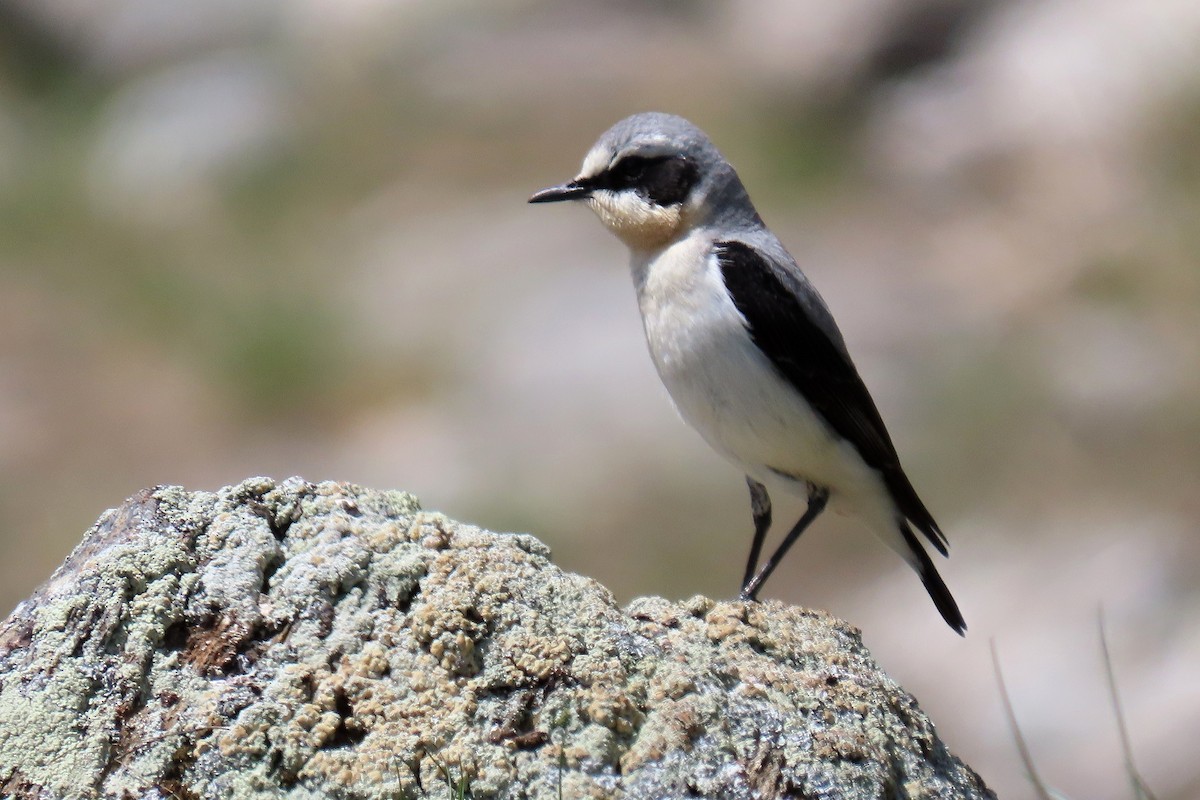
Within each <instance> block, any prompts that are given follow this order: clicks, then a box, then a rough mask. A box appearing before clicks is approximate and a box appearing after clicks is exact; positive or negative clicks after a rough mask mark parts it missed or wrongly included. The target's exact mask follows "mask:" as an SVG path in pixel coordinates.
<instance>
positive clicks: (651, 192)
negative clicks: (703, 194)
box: [589, 156, 698, 206]
mask: <svg viewBox="0 0 1200 800" xmlns="http://www.w3.org/2000/svg"><path fill="white" fill-rule="evenodd" d="M697 177H698V170H697V169H696V165H695V164H694V163H692V162H691V161H690V160H689V159H687V158H685V157H684V156H657V157H653V158H647V157H645V156H626V157H625V158H622V159H621V160H620V161H618V162H617V163H616V164H614V165H613V166H611V167H609V168H608V169H607V170H605V171H604V172H602V173H600V174H599V175H597V176H596V177H595V178H593V179H592V180H591V181H589V183H590V184H591V185H592V186H593V187H594V188H596V189H610V190H612V191H615V192H619V191H623V190H627V189H633V190H634V191H636V192H637V193H638V194H640V195H641V196H642V197H645V198H646V199H647V200H649V201H650V202H652V203H654V204H655V205H659V206H671V205H678V204H680V203H682V202H683V201H684V200H686V199H687V196H688V192H690V191H691V190H692V187H693V186H695V185H696V179H697Z"/></svg>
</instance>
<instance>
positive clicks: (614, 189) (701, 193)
mask: <svg viewBox="0 0 1200 800" xmlns="http://www.w3.org/2000/svg"><path fill="white" fill-rule="evenodd" d="M731 181H732V184H733V185H732V186H730V182H731ZM730 189H734V190H735V191H732V192H731V191H729V190H730ZM560 200H584V201H586V202H587V204H588V205H589V206H590V207H591V209H592V211H594V212H596V216H598V217H599V218H600V221H601V222H603V223H604V226H605V227H606V228H608V229H609V230H610V231H612V232H613V233H615V234H616V235H617V236H618V237H619V238H620V239H621V241H623V242H624V243H625V244H626V245H628V246H629V248H630V249H632V250H635V251H646V250H655V249H657V248H659V247H662V246H664V245H666V244H667V243H669V242H670V241H672V240H674V239H675V238H677V237H678V236H680V234H682V233H684V232H685V231H687V230H690V229H691V228H693V227H694V226H696V225H698V224H703V223H704V222H706V221H709V220H710V219H711V218H712V217H713V216H714V214H715V212H718V211H719V212H722V213H730V212H736V211H737V210H739V209H738V207H739V206H740V207H741V208H743V209H744V210H745V211H747V212H748V213H749V215H750V216H751V217H753V218H754V219H757V215H756V214H754V209H753V207H752V206H751V205H750V201H749V198H747V197H746V195H745V191H744V190H743V189H742V188H741V183H740V182H739V181H738V178H737V174H736V173H735V172H734V171H733V168H732V167H731V166H729V163H728V162H727V161H726V160H725V159H724V158H723V157H722V156H721V154H720V152H719V151H718V150H717V148H716V147H714V146H713V144H712V142H710V141H709V139H708V137H707V136H705V135H704V132H703V131H701V130H700V129H699V128H697V127H696V126H695V125H693V124H692V123H690V122H688V121H687V120H685V119H683V118H682V117H676V116H673V115H671V114H661V113H656V112H651V113H644V114H634V115H633V116H631V117H627V118H625V119H623V120H621V121H620V122H618V123H617V124H616V125H614V126H612V127H611V128H609V129H608V130H607V131H605V132H604V134H603V135H602V136H601V137H600V138H599V140H597V141H596V144H594V145H592V149H591V150H589V151H588V154H587V156H586V157H585V158H584V159H583V166H582V167H581V168H580V171H579V175H578V176H577V177H576V178H575V179H574V180H572V181H570V182H569V183H564V184H561V185H559V186H551V187H550V188H547V189H542V190H541V191H540V192H537V193H535V194H534V195H533V197H531V198H529V202H531V203H553V202H557V201H560ZM718 205H719V206H721V207H718Z"/></svg>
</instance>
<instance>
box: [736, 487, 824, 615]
mask: <svg viewBox="0 0 1200 800" xmlns="http://www.w3.org/2000/svg"><path fill="white" fill-rule="evenodd" d="M827 502H829V490H828V489H825V488H823V487H819V486H811V485H810V486H809V487H808V508H807V509H805V511H804V516H802V517H801V518H800V521H799V522H797V523H796V526H795V527H794V528H792V530H791V531H790V532H789V533H788V535H787V536H786V537H784V540H783V542H781V543H780V545H779V547H778V548H776V550H775V552H774V553H772V554H771V557H770V558H769V559H767V563H766V564H764V565H763V568H762V569H760V570H759V571H758V574H757V575H755V576H754V578H753V579H752V580H750V581H749V582H748V583H747V584H746V585H745V586H743V587H742V594H741V599H742V600H757V599H758V590H759V589H761V588H762V585H763V584H764V583H766V582H767V578H769V577H771V573H772V572H774V571H775V568H776V567H778V566H779V562H780V561H782V560H783V557H784V556H785V555H787V551H788V550H790V549H791V547H792V545H794V544H795V543H796V540H797V539H799V538H800V534H802V533H804V529H805V528H807V527H808V526H809V525H811V524H812V521H813V520H814V519H816V518H817V517H818V516H820V515H821V512H822V511H824V510H825V504H826V503H827Z"/></svg>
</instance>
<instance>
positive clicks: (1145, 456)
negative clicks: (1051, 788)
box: [0, 0, 1200, 800]
mask: <svg viewBox="0 0 1200 800" xmlns="http://www.w3.org/2000/svg"><path fill="white" fill-rule="evenodd" d="M1198 42H1200V5H1198V4H1196V3H1194V2H1190V1H1185V0H1152V2H1149V3H1142V4H1129V3H1122V2H1118V0H1087V2H1083V0H1040V2H1032V1H1030V2H1010V3H1000V2H983V3H967V2H951V1H950V0H927V1H926V2H917V0H874V1H873V2H867V0H849V1H848V2H843V3H832V4H831V3H818V2H812V1H811V0H805V2H800V3H797V2H782V0H773V1H772V2H764V3H731V4H716V3H700V4H682V3H665V2H664V3H656V4H649V5H638V4H632V3H617V4H603V5H601V4H591V5H585V4H582V3H565V2H538V1H537V0H530V1H529V2H524V3H502V4H485V3H471V2H464V3H451V4H446V3H434V2H428V1H427V0H426V1H424V2H422V1H421V0H414V1H413V2H408V3H402V4H387V3H377V2H359V3H342V2H332V0H309V1H308V2H303V3H282V2H260V3H251V4H247V3H234V2H228V0H222V1H220V2H209V3H200V4H191V5H188V6H186V7H184V6H178V5H172V6H164V5H162V4H159V3H153V2H146V1H145V0H124V1H123V0H110V2H105V3H94V4H77V3H70V2H65V0H36V2H35V0H14V2H11V3H8V4H6V5H4V6H3V7H0V519H3V520H4V521H5V525H4V526H3V529H2V530H0V608H2V610H0V614H2V613H7V610H8V609H9V608H11V607H12V606H14V605H15V604H16V603H17V602H18V601H19V600H20V599H21V598H22V597H24V596H25V595H27V594H28V593H29V592H30V591H31V590H32V589H33V587H34V586H35V585H37V584H38V583H39V582H41V581H42V580H43V579H44V578H45V577H46V576H47V575H49V574H50V572H51V570H52V569H53V567H54V566H55V565H57V564H58V563H59V562H60V561H61V560H62V558H63V557H64V556H65V554H66V553H67V552H68V551H69V550H70V548H71V547H72V546H73V545H74V544H75V542H76V540H77V535H78V533H79V532H82V531H83V530H84V529H85V528H86V527H87V526H88V524H90V522H91V521H92V520H93V519H94V518H95V517H96V515H97V514H98V513H99V511H100V510H102V509H103V508H104V507H106V506H107V505H109V504H110V503H111V501H112V498H114V497H123V496H126V495H129V494H131V493H132V492H134V491H136V490H137V489H139V488H141V487H143V486H147V485H153V484H159V483H178V484H184V485H188V486H190V487H207V488H216V487H218V486H221V485H223V484H227V483H230V482H231V481H234V480H237V479H239V478H240V477H242V476H244V475H246V474H256V473H257V474H271V475H275V476H277V477H283V476H286V475H290V474H297V473H301V474H304V475H306V476H308V477H311V478H314V479H321V478H326V477H330V478H337V479H340V480H353V481H356V482H359V483H363V484H368V485H374V486H395V487H404V488H406V489H410V490H413V491H414V492H416V493H417V494H419V495H420V496H421V497H422V499H423V500H424V502H425V503H426V504H427V505H428V506H429V507H431V508H437V509H439V510H441V511H445V512H446V513H448V514H451V515H452V516H454V517H457V518H462V519H471V520H472V521H475V522H478V523H480V524H481V525H485V526H487V527H489V528H491V529H495V530H521V531H529V532H531V533H534V534H535V535H539V536H542V537H543V538H546V539H549V533H550V532H553V534H554V535H555V537H556V540H550V541H547V543H548V544H549V545H550V546H551V547H552V548H554V551H555V557H556V562H557V563H559V564H560V565H562V566H563V567H564V568H566V569H568V570H574V571H580V572H584V573H586V574H588V575H590V576H592V577H594V578H596V579H597V580H599V581H601V582H603V583H604V584H606V585H607V586H609V587H611V588H613V590H614V591H615V592H617V594H618V597H619V598H620V599H623V600H624V599H628V598H631V597H634V596H636V595H645V594H660V595H665V596H667V597H672V598H684V597H689V596H692V595H694V594H699V593H703V594H708V595H711V596H715V597H722V596H726V597H728V596H732V594H733V593H734V589H735V584H736V583H737V580H738V577H739V576H740V574H741V566H742V563H743V559H744V556H745V550H746V548H747V547H748V539H749V534H750V519H749V511H748V507H747V505H748V504H747V499H746V497H745V496H744V493H745V489H744V486H743V484H742V479H741V476H740V475H738V474H737V473H736V471H734V470H733V469H732V468H731V467H729V466H727V465H725V464H724V463H723V462H721V461H720V460H719V459H718V458H717V457H716V456H714V455H712V454H711V453H710V452H709V451H708V450H707V448H706V447H705V446H704V445H703V443H701V442H700V441H699V440H698V438H697V437H696V436H695V435H694V434H692V433H691V432H690V431H688V430H687V429H686V428H685V427H684V426H683V424H682V423H681V422H680V421H679V420H678V418H677V417H676V415H675V413H674V412H673V411H672V409H671V407H670V404H669V401H668V399H667V397H666V393H665V391H664V390H663V389H662V388H661V386H660V385H659V383H658V381H657V378H656V377H655V375H654V373H653V369H652V367H651V365H650V361H649V359H648V357H647V356H646V354H645V348H644V344H643V343H642V341H641V331H640V326H639V321H638V318H637V312H636V308H635V306H634V302H633V293H632V290H631V288H630V286H629V279H628V276H627V274H626V270H625V266H624V261H625V253H624V251H623V249H622V247H621V246H620V245H619V244H618V243H617V242H616V241H615V240H614V239H612V238H611V237H609V236H608V235H607V234H606V233H605V232H604V231H603V230H602V229H601V228H600V226H599V225H598V224H596V222H595V220H593V219H591V217H590V214H588V212H587V211H586V210H584V209H581V208H570V207H567V208H546V207H528V206H526V205H525V202H524V201H525V199H526V197H527V196H528V194H529V193H530V192H531V191H533V190H534V189H537V188H540V187H542V186H545V185H547V184H550V183H553V182H557V181H559V180H562V179H564V178H566V177H570V176H571V175H572V174H573V171H574V170H575V169H576V167H577V166H578V163H579V160H580V159H581V157H582V155H583V153H584V151H585V150H586V149H587V147H588V146H589V145H590V144H591V142H592V141H593V140H594V138H595V137H596V135H598V134H599V133H600V132H601V131H602V130H603V129H604V128H606V127H607V126H608V125H610V124H611V123H612V122H614V121H616V120H617V119H619V118H620V117H622V116H624V115H626V114H628V113H631V112H633V111H638V110H644V109H651V108H653V109H661V110H665V111H672V112H675V113H680V114H683V115H685V116H687V117H689V118H691V119H692V120H694V121H695V122H697V123H698V124H699V125H701V127H703V128H705V129H706V130H707V131H708V132H709V133H710V134H711V135H712V137H713V138H714V140H715V141H716V142H717V144H718V146H720V147H721V148H722V150H723V151H724V152H725V154H726V155H727V156H728V157H729V158H730V160H731V161H733V163H734V164H735V165H736V166H737V167H738V169H739V171H740V172H741V174H742V177H743V179H744V180H745V182H746V183H747V185H748V186H749V188H750V191H751V193H752V195H753V196H754V197H755V199H756V201H757V203H758V205H759V209H760V211H761V212H762V214H763V216H764V217H765V218H766V219H767V221H768V223H770V224H771V225H772V227H773V228H774V229H775V230H776V232H777V233H779V234H780V236H781V237H782V238H783V239H784V241H785V243H786V244H787V245H788V246H789V247H790V248H791V250H792V252H793V253H794V254H795V255H796V256H797V258H798V259H799V260H800V261H801V263H802V264H803V265H804V266H805V268H806V269H807V270H808V272H809V274H810V275H811V277H812V278H813V280H814V281H815V282H816V284H817V285H818V287H819V288H820V289H821V291H822V293H823V294H824V296H825V298H826V300H827V301H828V302H829V304H830V306H831V307H832V309H833V311H834V313H835V315H836V316H837V318H838V319H839V321H840V323H841V325H842V328H843V331H844V333H845V335H846V338H847V340H848V342H849V345H850V348H851V351H852V353H853V354H854V355H855V357H856V360H857V361H858V364H859V367H860V370H861V371H862V372H863V374H864V376H865V378H866V380H867V382H868V384H869V385H870V386H871V387H872V390H873V392H874V394H875V396H876V398H877V400H878V401H879V404H880V406H881V409H882V411H883V414H884V417H885V418H886V420H887V421H888V424H889V427H890V428H891V431H892V434H893V436H894V438H895V439H896V441H897V445H898V447H899V449H900V452H901V454H902V457H903V459H904V462H905V464H906V466H907V468H908V471H909V473H910V475H911V477H912V478H913V480H914V482H915V484H916V485H917V487H918V489H919V490H920V492H921V494H922V495H923V496H924V497H925V499H926V501H927V503H928V504H929V505H930V507H931V508H932V509H933V511H934V513H935V514H936V515H937V517H938V519H939V520H940V521H941V523H942V526H943V527H944V528H945V530H946V531H947V533H948V534H949V536H950V539H951V543H952V558H951V560H950V561H949V562H946V563H945V565H944V568H943V573H944V575H945V577H946V579H947V581H948V583H949V584H950V586H951V588H952V589H953V591H954V592H955V594H956V596H957V597H958V599H959V601H960V603H961V605H962V606H963V610H964V613H965V614H966V616H967V620H968V623H969V625H970V632H969V635H968V638H967V640H966V641H965V642H964V641H960V640H959V639H958V637H955V636H953V635H952V634H951V633H949V632H948V631H947V630H946V629H945V628H944V626H943V624H942V623H941V621H940V620H939V619H938V617H937V615H936V613H935V612H934V610H933V609H932V607H930V605H929V603H928V599H927V598H926V597H925V595H924V592H923V591H922V590H921V587H920V585H919V583H918V582H917V581H916V580H915V578H914V577H913V576H912V574H911V572H910V571H909V570H908V569H907V567H906V566H905V565H904V564H902V563H900V562H899V560H898V559H896V558H895V556H894V555H892V554H891V553H890V552H888V551H886V549H885V548H883V547H881V546H879V544H878V543H877V542H875V541H872V540H871V539H869V537H868V535H867V534H866V533H865V532H864V531H863V530H862V529H861V528H859V527H858V526H856V525H855V524H854V522H853V520H839V519H833V518H831V519H823V520H822V521H821V524H820V525H818V526H817V527H816V529H814V530H813V531H812V532H810V533H809V534H808V535H806V536H805V541H803V542H802V543H801V544H800V545H799V546H798V548H797V550H795V551H794V552H793V554H792V555H791V556H790V558H789V560H788V562H787V563H786V564H785V565H784V567H783V568H782V569H781V571H780V574H779V576H778V577H777V578H776V579H775V580H774V582H773V583H772V585H771V586H770V592H769V594H771V595H773V596H775V597H777V598H779V599H782V600H786V601H789V602H796V603H802V604H804V605H806V606H815V607H822V608H828V609H829V610H830V611H831V612H833V613H834V614H836V615H838V616H841V617H844V618H846V619H848V620H849V621H851V622H852V623H853V624H855V625H857V626H860V627H861V628H862V629H863V631H864V639H865V641H866V643H867V645H868V646H869V647H870V648H871V650H872V652H873V653H874V655H875V657H876V658H877V659H878V661H879V662H880V664H881V666H882V667H883V668H884V669H885V670H886V671H888V672H889V673H890V674H892V675H894V676H895V677H896V678H897V680H898V681H899V682H900V683H902V684H903V685H905V686H906V688H908V689H909V690H911V691H912V692H913V693H914V694H915V695H916V696H917V697H918V698H919V699H920V701H921V703H922V706H923V708H925V710H927V711H928V712H929V714H930V716H931V717H932V718H933V719H935V720H937V721H938V724H939V734H940V736H941V737H942V738H943V739H944V740H945V741H946V742H947V744H948V745H949V746H950V747H951V748H952V749H953V750H954V752H955V753H958V754H960V755H961V756H962V757H963V758H964V760H966V761H967V762H968V763H970V764H972V765H973V766H974V767H975V768H977V769H978V770H979V771H980V773H981V774H982V775H983V777H984V779H985V780H986V781H987V782H988V784H989V785H990V786H992V787H993V788H994V789H996V791H997V793H998V794H999V795H1000V796H1002V797H1004V796H1021V794H1023V793H1025V792H1026V791H1027V787H1026V783H1025V779H1024V777H1023V771H1022V768H1021V767H1020V765H1019V762H1018V760H1017V758H1016V756H1015V753H1014V748H1013V746H1012V744H1011V739H1010V735H1009V731H1008V729H1007V726H1006V724H1005V722H1004V719H1003V715H1002V712H1001V710H1000V706H999V702H998V699H997V692H996V688H995V680H994V676H993V674H992V669H991V663H990V657H989V655H988V648H987V644H988V640H989V639H991V638H994V639H995V641H996V644H997V648H998V650H999V652H1000V657H1001V660H1002V662H1003V664H1004V667H1005V675H1006V678H1007V681H1008V685H1009V690H1010V692H1011V694H1012V696H1013V700H1014V703H1015V705H1016V711H1017V714H1018V716H1019V717H1020V719H1021V721H1022V723H1023V727H1024V730H1025V734H1026V736H1027V738H1028V739H1029V742H1030V746H1031V748H1032V750H1033V752H1034V754H1035V755H1036V757H1037V758H1038V759H1039V766H1040V767H1041V770H1042V772H1043V773H1044V775H1045V776H1046V777H1047V779H1048V780H1049V781H1050V782H1051V783H1053V784H1054V785H1055V786H1056V787H1058V788H1059V789H1061V790H1062V791H1063V792H1065V793H1067V794H1068V795H1070V796H1073V797H1088V798H1098V800H1106V798H1118V797H1125V796H1127V795H1126V792H1125V786H1126V783H1125V781H1124V778H1123V776H1122V771H1121V755H1120V752H1119V749H1118V746H1117V735H1116V728H1115V725H1114V723H1113V721H1112V712H1111V708H1110V707H1109V704H1108V702H1107V700H1106V694H1105V686H1104V678H1103V669H1102V667H1101V660H1100V654H1099V646H1098V639H1097V635H1096V612H1097V609H1098V607H1100V606H1101V605H1102V606H1103V608H1104V610H1105V614H1106V618H1107V621H1108V630H1109V638H1110V641H1111V644H1112V650H1113V661H1114V667H1115V669H1116V673H1117V678H1118V681H1119V683H1120V687H1121V690H1122V693H1123V694H1122V699H1123V701H1124V705H1125V709H1126V712H1127V714H1128V717H1129V726H1130V733H1131V737H1132V740H1133V745H1134V750H1135V755H1136V756H1137V757H1138V760H1139V764H1140V767H1141V769H1142V772H1143V773H1144V774H1145V776H1146V778H1147V780H1148V781H1149V782H1150V784H1151V786H1153V788H1154V789H1155V790H1156V792H1157V794H1158V796H1159V797H1160V798H1162V799H1163V800H1169V799H1171V798H1192V797H1195V796H1196V795H1197V794H1198V793H1200V771H1198V770H1197V769H1196V768H1195V766H1194V759H1193V758H1191V753H1192V751H1193V750H1194V742H1195V741H1197V740H1200V689H1197V688H1196V685H1195V681H1194V674H1195V665H1196V664H1197V663H1200V624H1198V623H1200V568H1198V567H1197V564H1200V537H1197V535H1196V534H1197V528H1198V527H1200V501H1198V500H1197V497H1198V496H1200V495H1198V494H1197V492H1196V487H1197V486H1198V485H1200V313H1198V312H1197V309H1198V308H1200V268H1198V266H1197V264H1198V261H1200V223H1198V220H1200V134H1198V133H1197V131H1198V126H1200V46H1198V44H1197V43H1198ZM786 516H788V513H787V512H786V511H785V509H783V508H779V509H777V518H779V519H781V520H782V519H784V518H785V517H786ZM71 531H74V532H75V533H71V534H69V535H68V533H69V532H71ZM914 640H916V641H922V642H923V646H922V647H920V648H914V647H912V645H911V642H912V641H914Z"/></svg>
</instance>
